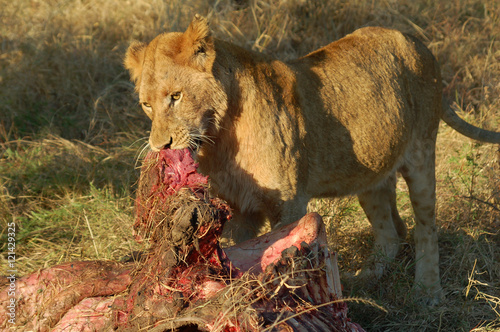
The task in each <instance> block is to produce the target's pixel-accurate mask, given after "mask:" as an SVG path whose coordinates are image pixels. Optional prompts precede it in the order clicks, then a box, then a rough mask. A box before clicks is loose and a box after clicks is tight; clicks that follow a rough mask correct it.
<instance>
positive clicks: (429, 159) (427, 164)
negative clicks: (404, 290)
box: [400, 140, 442, 305]
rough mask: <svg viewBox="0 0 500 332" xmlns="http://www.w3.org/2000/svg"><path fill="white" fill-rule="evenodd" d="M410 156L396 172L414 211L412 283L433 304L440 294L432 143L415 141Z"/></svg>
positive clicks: (436, 301) (437, 300)
mask: <svg viewBox="0 0 500 332" xmlns="http://www.w3.org/2000/svg"><path fill="white" fill-rule="evenodd" d="M429 142H430V140H429ZM411 156H412V157H411V158H408V161H407V162H406V163H405V165H404V166H402V167H401V168H400V172H401V174H402V175H403V177H404V179H405V181H406V183H407V185H408V189H409V192H410V200H411V203H412V207H413V212H414V214H415V234H414V239H415V256H416V257H415V284H416V285H420V286H422V287H423V291H424V293H426V295H427V299H428V300H429V301H428V302H429V303H428V304H430V305H433V304H436V303H438V302H439V300H440V298H441V296H442V289H441V283H440V277H439V251H438V238H437V229H436V175H435V151H434V144H431V143H429V144H427V145H424V144H419V145H417V146H416V148H414V149H413V150H412V151H411Z"/></svg>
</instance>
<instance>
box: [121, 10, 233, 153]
mask: <svg viewBox="0 0 500 332" xmlns="http://www.w3.org/2000/svg"><path fill="white" fill-rule="evenodd" d="M214 61H215V48H214V41H213V38H212V36H211V34H210V29H209V26H208V23H207V21H206V20H205V19H204V18H202V17H200V16H198V15H197V16H195V18H194V19H193V21H192V22H191V24H190V26H189V27H188V28H187V30H186V31H185V32H184V33H179V32H171V33H164V34H161V35H159V36H158V37H156V38H155V39H154V40H153V41H151V42H150V43H149V44H144V43H139V42H134V43H132V45H130V47H129V49H128V51H127V54H126V56H125V67H126V68H127V69H128V70H129V71H130V75H131V78H132V80H133V81H134V83H135V85H136V91H137V92H138V93H139V102H140V104H141V106H142V108H143V110H144V112H145V113H146V114H147V115H148V117H149V118H150V119H151V121H152V126H151V134H150V137H149V144H150V146H151V149H152V150H154V151H158V150H160V149H162V148H163V147H170V148H172V149H183V148H186V147H190V148H193V149H196V148H197V147H198V146H199V143H201V141H203V140H210V137H211V136H215V135H216V133H217V131H218V130H219V128H218V127H219V123H220V121H221V119H222V117H223V116H224V112H225V110H226V108H227V95H226V93H225V92H224V90H223V88H222V86H221V85H220V83H219V82H218V81H217V80H216V79H215V78H214V76H213V74H212V69H213V68H212V67H213V65H214Z"/></svg>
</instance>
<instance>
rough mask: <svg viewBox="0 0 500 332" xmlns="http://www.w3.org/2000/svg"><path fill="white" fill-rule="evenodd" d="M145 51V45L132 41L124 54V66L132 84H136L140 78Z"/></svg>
mask: <svg viewBox="0 0 500 332" xmlns="http://www.w3.org/2000/svg"><path fill="white" fill-rule="evenodd" d="M145 51H146V44H145V43H141V42H138V41H134V42H132V44H130V46H129V48H128V50H127V53H126V54H125V60H124V65H125V68H126V69H128V71H129V72H130V78H131V79H132V81H133V82H134V83H137V80H138V79H139V77H140V76H141V73H142V63H143V62H144V53H145Z"/></svg>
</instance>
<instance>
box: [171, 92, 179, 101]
mask: <svg viewBox="0 0 500 332" xmlns="http://www.w3.org/2000/svg"><path fill="white" fill-rule="evenodd" d="M181 96H182V93H181V92H174V93H172V94H171V95H170V97H171V98H172V100H179V99H181Z"/></svg>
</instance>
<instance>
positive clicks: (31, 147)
mask: <svg viewBox="0 0 500 332" xmlns="http://www.w3.org/2000/svg"><path fill="white" fill-rule="evenodd" d="M236 2H238V3H239V5H236ZM0 7H1V8H2V11H1V12H0V39H1V41H2V42H1V43H0V48H1V51H0V218H1V219H0V229H1V233H0V239H1V242H0V248H1V249H0V253H1V255H0V261H1V262H2V264H1V265H0V266H1V269H3V268H4V266H6V265H5V264H4V263H5V262H6V257H5V252H6V249H7V247H6V244H5V243H6V241H4V239H5V237H6V225H7V223H9V222H12V221H14V222H16V225H17V228H18V230H17V234H16V235H17V245H18V246H17V260H16V264H17V268H18V270H19V273H20V274H26V273H29V272H32V271H34V270H36V269H38V268H41V267H47V266H51V265H54V264H57V263H61V262H64V261H69V260H89V259H96V258H99V259H114V260H118V259H120V258H121V257H123V256H124V255H126V254H127V253H129V252H130V251H131V250H134V248H137V244H136V243H135V242H134V241H133V239H132V234H131V233H132V232H131V225H132V223H133V220H134V213H133V197H134V188H135V187H134V184H135V182H136V180H137V170H136V160H137V155H138V153H139V151H140V150H141V148H142V143H143V142H144V141H143V140H142V139H143V138H144V137H147V135H148V130H149V122H148V120H147V118H146V116H145V115H143V114H142V111H141V110H140V109H139V107H138V105H137V100H136V97H135V96H134V93H133V85H132V84H131V83H130V82H129V78H128V74H127V72H126V71H125V70H124V68H123V66H122V59H123V55H124V52H125V50H126V48H127V45H128V44H129V43H130V41H131V40H133V39H139V40H143V41H148V40H150V39H152V38H153V37H154V36H156V35H157V34H158V33H160V32H163V31H171V30H176V31H180V30H183V29H185V28H186V26H187V25H188V23H189V21H190V20H191V18H192V16H193V15H194V14H195V13H200V14H202V15H206V16H208V18H209V19H210V21H211V22H212V27H213V31H214V34H215V36H217V37H219V38H223V39H226V40H230V41H233V42H234V43H237V44H239V45H242V46H244V47H247V48H250V49H254V50H257V51H260V52H264V53H268V54H272V55H275V56H277V57H279V58H281V59H290V58H294V57H297V56H301V55H304V54H307V53H308V52H310V51H312V50H314V49H316V48H318V47H320V46H322V45H325V44H327V43H329V42H331V41H333V40H335V39H338V38H341V37H342V36H344V35H346V34H348V33H350V32H352V31H354V30H355V29H357V28H359V27H362V26H366V25H380V26H385V27H391V28H396V29H400V30H402V31H405V32H409V33H412V34H415V35H416V36H418V37H419V38H421V39H422V40H423V41H424V42H425V43H426V45H427V46H428V47H429V48H430V49H431V50H432V52H433V53H434V54H435V55H436V57H437V58H438V60H439V62H440V63H441V66H442V73H443V83H444V86H445V89H444V94H445V97H446V98H448V100H450V101H452V102H453V105H454V107H455V108H456V109H457V110H458V111H459V114H460V115H461V116H462V117H464V118H466V119H467V121H469V122H471V123H474V124H475V125H479V126H482V127H485V128H488V129H493V130H499V128H500V98H498V96H500V3H499V2H498V1H496V0H460V1H447V0H437V1H427V0H412V1H410V0H401V1H367V0H356V1H340V0H330V1H315V0H313V1H304V0H290V1H279V0H271V1H263V0H246V1H229V0H219V1H201V0H187V1H180V0H167V1H160V0H141V1H128V2H123V1H117V0H86V1H76V0H45V1H31V0H29V1H28V0H18V1H10V0H9V1H8V0H0ZM497 150H498V147H497V146H492V145H487V144H478V143H475V142H471V141H470V140H468V139H467V138H464V137H462V136H461V135H460V134H458V133H456V132H454V131H453V130H451V129H450V128H449V127H448V126H446V125H442V126H441V130H440V133H439V136H438V149H437V161H438V168H437V179H438V183H437V198H438V206H437V208H438V210H437V219H438V226H439V241H440V243H439V244H440V255H441V274H442V283H443V287H444V290H445V292H446V299H445V301H443V303H442V304H441V305H439V306H437V307H435V308H432V309H427V308H426V307H424V306H422V305H421V304H420V302H419V298H418V295H417V294H416V293H415V292H414V289H413V272H414V264H415V262H414V260H413V257H414V253H413V251H414V246H413V240H412V235H413V229H412V228H413V225H414V221H413V214H412V211H411V204H410V202H409V198H408V192H407V188H406V186H405V184H404V182H403V181H401V180H400V181H399V182H398V193H399V195H398V205H399V208H400V212H401V216H402V217H403V219H404V220H405V221H406V222H407V223H408V225H409V234H408V237H407V243H406V244H405V245H404V246H403V249H402V251H401V253H400V254H399V255H398V260H397V261H396V262H393V263H392V264H391V268H390V269H389V271H388V273H387V275H386V276H385V277H384V278H383V279H382V280H381V281H379V282H374V283H371V284H363V283H361V282H360V280H358V279H357V278H355V277H352V275H353V274H355V272H356V271H357V270H358V269H359V268H360V267H361V266H362V263H363V261H364V260H365V259H366V258H367V257H368V255H369V254H370V251H371V247H372V244H373V237H372V235H371V230H370V226H369V224H368V222H367V221H366V219H365V217H364V215H363V212H362V209H361V208H360V207H359V205H358V203H357V201H356V199H354V198H345V199H340V200H317V201H313V202H312V203H311V204H310V208H311V209H312V210H315V211H318V212H320V213H321V214H322V215H324V219H325V221H326V223H327V229H328V232H329V237H330V244H331V247H332V248H333V249H334V250H336V251H337V252H338V253H339V255H340V257H339V263H340V268H341V271H342V274H343V284H344V287H345V288H344V291H345V294H346V295H352V296H363V297H367V298H370V299H374V300H375V301H376V302H377V303H379V304H381V305H382V306H384V307H385V308H386V309H387V310H388V313H387V314H385V313H384V312H381V311H380V310H378V309H376V308H374V307H370V306H368V305H366V304H356V303H350V304H349V308H350V317H352V319H353V320H354V321H356V322H359V323H360V324H361V325H362V326H363V327H365V328H366V329H367V330H368V331H470V330H475V331H494V330H495V329H497V330H498V329H500V315H499V306H500V299H499V297H500V233H499V229H500V176H499V174H500V172H499V171H500V159H499V158H500V157H499V155H498V152H497ZM0 274H3V271H2V270H0Z"/></svg>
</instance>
